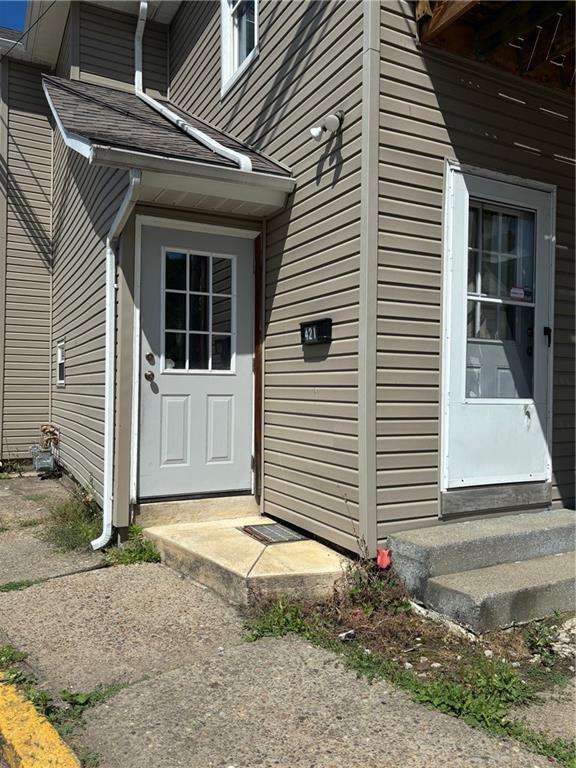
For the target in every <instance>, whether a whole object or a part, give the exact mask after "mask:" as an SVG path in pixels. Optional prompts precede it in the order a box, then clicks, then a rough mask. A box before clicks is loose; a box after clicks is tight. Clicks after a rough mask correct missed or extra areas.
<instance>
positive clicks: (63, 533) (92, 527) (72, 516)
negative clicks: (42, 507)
mask: <svg viewBox="0 0 576 768" xmlns="http://www.w3.org/2000/svg"><path fill="white" fill-rule="evenodd" d="M101 526H102V511H101V510H100V507H99V506H98V504H97V502H96V499H95V498H94V495H93V494H92V493H91V492H89V491H87V490H86V489H85V488H82V487H80V486H76V487H75V488H74V489H73V491H72V492H71V493H70V496H69V497H68V498H66V499H63V500H59V501H57V502H54V503H53V504H51V505H50V507H49V512H48V518H47V521H46V525H45V526H44V529H43V531H42V532H41V534H40V536H41V538H42V539H43V540H44V541H46V542H48V543H49V544H52V545H53V546H54V547H56V548H57V549H60V550H62V551H70V550H73V549H87V548H88V546H89V544H90V542H91V541H92V540H93V539H95V538H96V537H97V536H98V535H99V533H100V529H101Z"/></svg>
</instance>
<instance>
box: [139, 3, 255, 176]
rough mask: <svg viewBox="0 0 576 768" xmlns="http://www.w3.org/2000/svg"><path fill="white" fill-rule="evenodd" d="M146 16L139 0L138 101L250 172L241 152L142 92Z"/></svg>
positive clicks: (248, 160) (247, 162)
mask: <svg viewBox="0 0 576 768" xmlns="http://www.w3.org/2000/svg"><path fill="white" fill-rule="evenodd" d="M147 14H148V2H147V0H141V2H140V10H139V12H138V24H137V25H136V36H135V38H134V69H135V71H134V92H135V93H136V96H138V98H139V99H142V101H143V102H145V103H146V104H148V106H150V107H152V109H155V110H156V112H159V113H160V114H161V115H162V116H163V117H165V118H166V119H167V120H170V122H171V123H174V125H176V126H177V127H178V128H180V130H181V131H184V133H187V134H188V136H191V137H192V138H193V139H196V141H199V142H200V143H201V144H204V146H205V147H208V149H210V150H212V152H215V153H216V154H217V155H220V157H225V158H226V159H227V160H232V162H234V163H236V164H237V165H238V167H239V168H241V169H242V170H243V171H251V170H252V162H251V160H250V158H249V157H248V156H247V155H243V154H242V153H241V152H236V151H235V150H233V149H229V148H228V147H225V146H223V145H222V144H220V142H218V141H216V140H215V139H213V138H211V137H210V136H208V134H206V133H204V132H203V131H200V130H199V129H198V128H194V127H193V126H192V125H190V123H187V122H186V121H185V120H183V119H182V118H181V117H180V116H179V115H177V114H176V112H173V111H172V110H171V109H169V108H168V107H167V106H166V105H164V104H160V102H159V101H156V100H155V99H153V98H152V97H151V96H148V94H147V93H144V91H143V83H142V37H143V36H144V27H145V26H146V16H147Z"/></svg>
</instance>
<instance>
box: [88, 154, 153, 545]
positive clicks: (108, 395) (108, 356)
mask: <svg viewBox="0 0 576 768" xmlns="http://www.w3.org/2000/svg"><path fill="white" fill-rule="evenodd" d="M141 178H142V174H141V172H140V171H139V170H137V169H132V170H131V171H130V184H129V186H128V189H127V191H126V194H125V196H124V199H123V200H122V203H121V204H120V208H119V209H118V212H117V213H116V216H115V217H114V221H113V222H112V226H111V227H110V231H109V232H108V237H107V238H106V344H105V359H104V492H103V499H102V501H103V504H102V533H101V534H100V536H99V537H98V538H97V539H94V541H91V542H90V544H91V546H92V549H101V548H102V547H105V546H106V544H108V542H109V541H110V539H111V538H112V505H113V497H114V431H115V420H114V394H115V386H116V289H117V285H116V253H115V250H114V249H115V246H116V241H117V239H118V236H119V235H120V233H121V232H122V229H123V228H124V225H125V224H126V221H127V220H128V217H129V216H130V214H131V213H132V209H133V208H134V204H135V203H136V201H137V199H138V196H139V194H140V181H141Z"/></svg>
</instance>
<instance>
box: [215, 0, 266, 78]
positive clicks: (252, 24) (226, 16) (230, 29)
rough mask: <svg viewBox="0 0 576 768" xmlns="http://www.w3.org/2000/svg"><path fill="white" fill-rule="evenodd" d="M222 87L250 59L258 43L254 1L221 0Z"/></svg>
mask: <svg viewBox="0 0 576 768" xmlns="http://www.w3.org/2000/svg"><path fill="white" fill-rule="evenodd" d="M221 6H222V86H223V87H224V86H226V84H227V83H228V82H229V81H233V79H234V77H233V76H234V74H235V73H236V72H238V70H240V69H241V68H242V65H243V64H244V63H247V60H249V59H250V54H251V53H252V52H253V51H255V49H256V47H257V43H258V22H257V16H258V13H257V5H256V0H222V2H221Z"/></svg>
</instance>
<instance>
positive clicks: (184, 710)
mask: <svg viewBox="0 0 576 768" xmlns="http://www.w3.org/2000/svg"><path fill="white" fill-rule="evenodd" d="M86 719H87V726H86V729H85V730H84V732H83V733H82V741H83V743H84V744H86V745H87V746H88V747H89V748H91V749H92V750H93V751H94V752H96V753H97V754H98V755H99V756H100V761H101V762H100V768H141V766H142V765H151V766H152V765H153V766H154V767H155V768H232V766H233V767H234V768H273V767H275V768H279V767H282V768H358V767H359V766H362V768H392V767H394V768H398V767H399V766H401V767H402V768H428V766H431V765H447V766H450V768H545V766H548V765H549V763H548V761H547V760H546V759H545V758H539V757H537V756H536V755H533V754H530V753H528V752H526V751H524V750H523V749H521V748H519V747H518V746H516V745H515V744H512V743H511V742H508V741H501V740H498V739H493V738H491V737H490V736H488V735H486V734H485V733H483V732H482V731H479V730H473V729H471V728H469V727H468V726H467V725H466V724H465V723H464V722H462V721H459V720H456V719H454V718H451V717H448V716H447V715H443V714H441V713H439V712H436V711H434V710H432V709H427V708H425V707H422V706H419V705H417V704H414V703H413V702H412V701H411V700H410V699H409V698H408V697H407V696H406V695H405V694H404V693H403V692H401V691H398V690H395V689H393V688H392V687H390V686H389V685H388V684H387V683H385V682H381V681H379V682H376V683H374V684H372V685H369V684H368V683H367V682H366V681H365V680H360V679H358V678H357V677H356V675H355V674H354V673H352V672H350V671H347V670H346V669H344V668H343V667H342V666H341V664H340V662H339V661H338V660H337V659H336V657H334V656H333V655H332V654H330V653H328V652H326V651H324V650H322V649H319V648H314V647H312V646H310V645H308V644H307V643H306V642H305V641H303V640H302V639H300V638H295V637H292V638H289V637H288V638H274V639H268V640H262V641H259V642H257V643H246V644H243V645H241V646H232V647H230V646H227V647H223V648H222V649H221V650H217V649H216V650H213V649H212V650H207V651H206V652H202V653H201V654H199V655H197V656H196V657H191V658H190V659H189V663H188V664H186V665H185V666H183V667H181V668H180V669H177V670H173V671H170V672H168V673H166V674H163V675H161V676H159V677H156V678H155V679H153V680H149V681H145V682H143V683H140V684H138V685H135V686H133V687H131V688H128V689H125V690H124V691H122V692H121V693H119V694H118V695H117V696H115V697H114V698H113V699H111V700H110V701H109V702H107V703H106V704H104V705H101V706H99V707H97V708H96V709H94V710H90V711H89V712H87V714H86ZM119 724H122V726H123V727H124V731H123V732H122V733H120V730H119V729H120V727H121V726H119Z"/></svg>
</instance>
